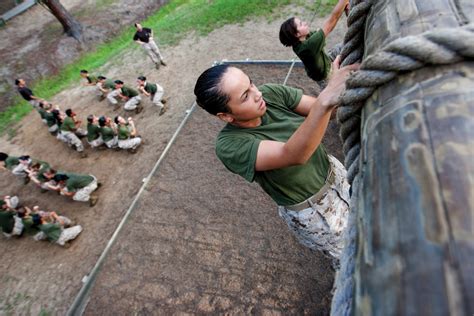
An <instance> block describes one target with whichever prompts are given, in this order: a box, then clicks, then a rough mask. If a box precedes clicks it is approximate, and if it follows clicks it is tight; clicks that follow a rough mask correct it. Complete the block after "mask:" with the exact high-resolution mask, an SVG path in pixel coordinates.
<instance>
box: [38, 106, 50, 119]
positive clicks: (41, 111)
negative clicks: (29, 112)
mask: <svg viewBox="0 0 474 316" xmlns="http://www.w3.org/2000/svg"><path fill="white" fill-rule="evenodd" d="M38 113H39V115H40V116H41V119H42V120H46V114H47V113H48V112H46V110H45V109H42V108H38Z"/></svg>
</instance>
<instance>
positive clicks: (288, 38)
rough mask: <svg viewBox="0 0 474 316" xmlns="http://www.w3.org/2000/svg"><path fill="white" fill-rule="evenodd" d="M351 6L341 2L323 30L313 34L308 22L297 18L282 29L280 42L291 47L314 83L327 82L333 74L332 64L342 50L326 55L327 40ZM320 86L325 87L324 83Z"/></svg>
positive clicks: (338, 49) (324, 24)
mask: <svg viewBox="0 0 474 316" xmlns="http://www.w3.org/2000/svg"><path fill="white" fill-rule="evenodd" d="M348 6H349V0H339V1H338V2H337V4H336V6H335V7H334V9H333V10H332V12H331V15H330V16H329V18H328V19H327V20H326V21H324V23H323V26H322V28H321V29H318V30H316V31H314V32H311V31H310V29H309V25H308V23H307V22H304V21H301V20H300V19H298V18H296V17H292V18H289V19H288V20H286V21H285V22H284V23H283V24H282V25H281V27H280V42H281V43H282V44H283V45H284V46H291V47H292V48H293V51H294V52H295V54H296V55H297V56H298V57H299V58H300V59H301V61H302V62H303V64H304V68H305V70H306V74H307V75H308V77H310V78H311V79H313V80H314V81H317V82H319V81H322V80H326V79H327V77H328V75H329V73H330V72H331V63H332V61H334V59H335V58H336V56H337V55H338V54H339V52H340V50H341V49H342V47H341V46H339V47H336V48H335V49H333V50H331V51H329V52H328V54H326V52H325V51H324V46H325V45H326V38H327V37H328V36H329V34H330V33H331V32H332V30H334V28H335V27H336V24H337V21H339V18H340V17H341V15H342V13H343V12H344V10H345V9H347V8H348ZM319 85H320V86H323V87H324V86H325V85H326V83H325V82H322V83H320V84H319Z"/></svg>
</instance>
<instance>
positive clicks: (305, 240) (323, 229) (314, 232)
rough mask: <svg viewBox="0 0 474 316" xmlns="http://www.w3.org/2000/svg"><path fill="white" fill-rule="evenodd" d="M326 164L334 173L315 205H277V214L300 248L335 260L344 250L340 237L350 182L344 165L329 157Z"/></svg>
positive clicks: (347, 208)
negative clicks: (294, 208)
mask: <svg viewBox="0 0 474 316" xmlns="http://www.w3.org/2000/svg"><path fill="white" fill-rule="evenodd" d="M329 162H330V164H331V167H332V169H333V172H334V177H333V183H329V187H328V189H327V191H326V192H325V193H324V194H323V195H322V196H321V198H320V199H319V200H318V201H316V203H311V204H312V206H311V207H308V208H306V209H303V210H301V211H293V210H291V209H288V208H287V207H285V206H278V212H279V214H280V216H281V217H282V218H283V219H284V220H285V221H286V224H287V225H288V227H289V228H290V230H291V231H292V232H293V234H294V235H295V236H296V237H297V239H298V241H299V242H300V243H301V244H302V245H304V246H306V247H308V248H311V249H313V250H320V251H322V252H323V253H324V254H325V255H326V256H328V257H329V258H331V259H336V261H337V259H338V258H339V256H340V255H341V251H342V248H343V247H344V242H343V237H344V236H343V235H344V230H345V228H346V227H347V219H348V216H349V204H348V202H349V183H348V182H347V180H346V173H347V172H346V169H345V168H344V166H343V165H342V164H341V163H340V162H339V161H338V160H337V159H336V158H334V157H332V156H329Z"/></svg>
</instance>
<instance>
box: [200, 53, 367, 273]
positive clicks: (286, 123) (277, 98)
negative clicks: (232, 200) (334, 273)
mask: <svg viewBox="0 0 474 316" xmlns="http://www.w3.org/2000/svg"><path fill="white" fill-rule="evenodd" d="M339 62H340V58H336V60H335V61H334V64H333V73H332V74H331V77H330V79H329V82H328V85H327V87H326V88H325V89H324V90H323V91H322V92H321V93H320V94H319V96H318V97H317V98H315V97H311V96H308V95H303V92H302V91H301V90H299V89H294V88H290V87H287V86H283V85H276V84H266V85H262V86H260V87H258V88H257V87H256V86H255V85H254V84H253V83H252V80H251V79H250V78H249V77H248V75H246V74H245V73H244V72H243V71H242V70H240V69H238V68H235V67H231V66H228V65H220V66H215V67H212V68H209V69H208V70H206V71H205V72H203V73H202V74H201V76H200V77H199V78H198V80H197V82H196V86H195V88H194V94H195V95H196V102H197V104H198V105H199V106H200V107H202V108H203V109H205V110H206V111H207V112H209V113H210V114H212V115H215V116H217V117H218V118H219V119H221V120H222V121H224V122H226V123H227V125H226V126H225V127H224V128H223V129H222V130H221V132H220V133H219V136H218V137H217V142H216V153H217V156H218V158H219V159H220V160H221V161H222V162H223V164H224V165H225V166H226V167H227V168H228V169H229V170H230V171H231V172H233V173H236V174H238V175H240V176H242V177H243V178H245V179H246V180H247V181H249V182H253V181H256V182H257V183H258V184H259V185H260V186H261V187H262V188H263V190H264V191H265V192H266V193H267V194H268V195H269V196H270V197H271V198H272V199H273V200H274V201H275V202H276V203H277V204H278V205H279V207H278V211H279V213H280V216H281V217H282V218H283V219H284V220H285V221H286V223H287V224H288V226H289V228H290V229H291V230H292V231H293V233H294V234H295V235H296V237H297V238H298V239H299V241H300V242H301V243H302V244H303V245H305V246H306V247H309V248H311V249H314V250H320V251H323V252H324V253H325V254H326V255H328V256H329V257H331V258H332V259H334V260H333V263H334V266H337V259H338V257H339V255H340V253H341V250H342V248H343V231H344V228H345V227H346V224H347V217H348V212H349V204H348V201H349V185H348V183H347V181H346V179H345V174H346V170H345V169H344V166H343V165H342V164H341V163H340V162H339V161H338V160H337V159H336V158H334V157H333V156H331V155H328V154H327V153H326V150H325V149H324V146H323V145H322V144H321V140H322V138H323V136H324V134H325V132H326V128H327V125H328V122H329V119H330V117H331V113H332V112H333V110H334V109H335V108H336V107H337V106H338V104H339V101H340V96H341V94H342V93H343V92H344V90H345V81H346V79H347V77H348V75H349V73H350V71H351V70H356V69H358V67H359V66H358V65H351V66H346V67H342V68H340V67H339ZM250 211H251V210H249V212H250Z"/></svg>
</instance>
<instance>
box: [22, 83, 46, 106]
mask: <svg viewBox="0 0 474 316" xmlns="http://www.w3.org/2000/svg"><path fill="white" fill-rule="evenodd" d="M15 85H16V86H17V90H18V92H19V93H20V95H21V96H22V98H23V99H25V100H26V101H27V102H28V103H29V104H31V105H32V106H33V107H34V108H35V109H36V110H37V109H38V107H39V102H40V101H42V100H43V99H41V98H38V97H37V96H35V95H34V94H33V91H31V89H30V88H28V87H27V86H26V82H25V80H23V79H21V78H19V79H15Z"/></svg>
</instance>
